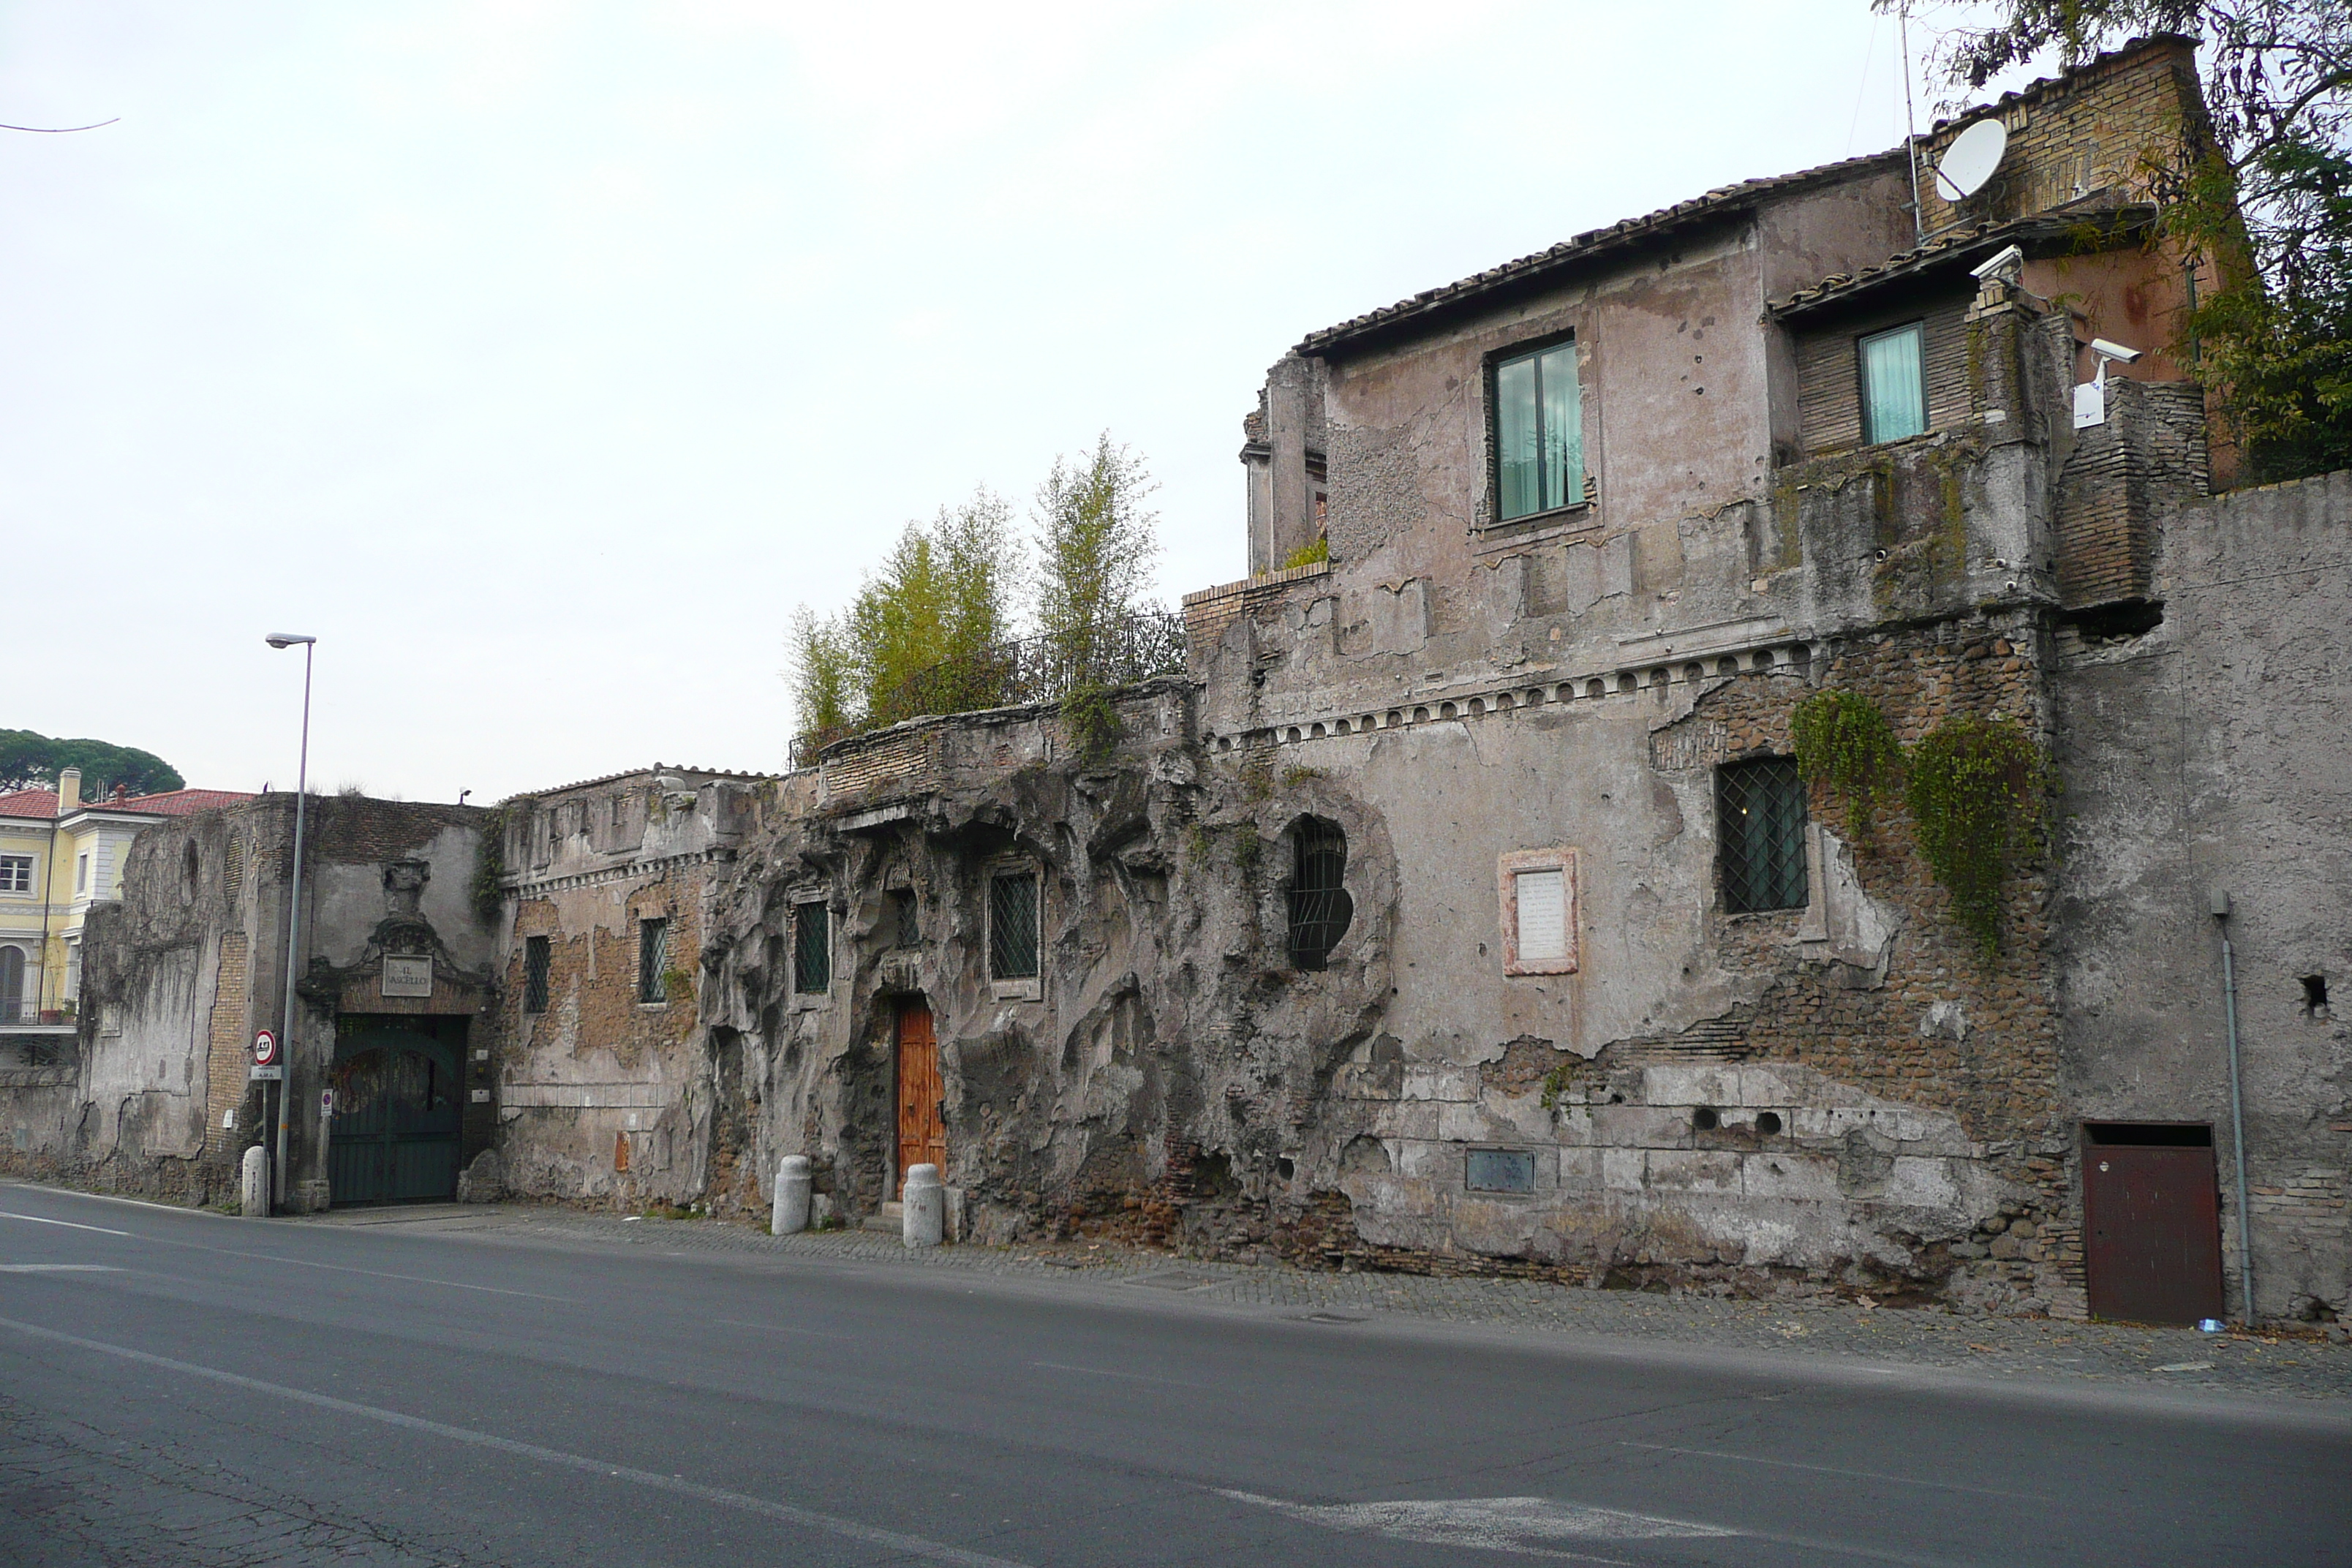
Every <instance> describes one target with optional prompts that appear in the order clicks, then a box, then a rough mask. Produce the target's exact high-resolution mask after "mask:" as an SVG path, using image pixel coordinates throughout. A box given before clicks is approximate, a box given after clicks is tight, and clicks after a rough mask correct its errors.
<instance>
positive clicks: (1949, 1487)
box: [1617, 1440, 2057, 1502]
mask: <svg viewBox="0 0 2352 1568" xmlns="http://www.w3.org/2000/svg"><path fill="white" fill-rule="evenodd" d="M1617 1446H1618V1447H1621V1448H1646V1449H1648V1450H1649V1451H1650V1452H1651V1453H1654V1454H1690V1455H1693V1456H1695V1457H1696V1458H1702V1459H1731V1460H1734V1461H1736V1462H1738V1463H1739V1464H1743V1465H1769V1466H1771V1467H1772V1468H1774V1469H1779V1470H1812V1471H1814V1472H1816V1473H1818V1474H1821V1475H1824V1476H1853V1477H1854V1478H1855V1479H1859V1480H1865V1481H1892V1482H1893V1483H1894V1484H1895V1485H1896V1486H1899V1487H1933V1488H1935V1489H1937V1491H1947V1492H1974V1493H1975V1494H1977V1495H1978V1496H1979V1497H2005V1498H2019V1499H2021V1500H2024V1501H2026V1502H2056V1501H2057V1499H2056V1498H2053V1497H2044V1496H2042V1494H2041V1493H2039V1492H2005V1491H2001V1490H2000V1489H1997V1488H1993V1487H1964V1486H1961V1485H1960V1484H1958V1482H1956V1481H1920V1480H1914V1479H1911V1478H1910V1477H1909V1476H1890V1475H1887V1474H1886V1473H1885V1472H1884V1471H1882V1470H1842V1469H1840V1468H1837V1467H1836V1466H1835V1465H1801V1464H1799V1463H1798V1462H1797V1461H1796V1460H1794V1459H1765V1458H1758V1457H1757V1456H1756V1455H1754V1454H1728V1453H1726V1452H1724V1451H1723V1450H1722V1449H1720V1448H1677V1447H1673V1446H1672V1445H1670V1444H1665V1443H1629V1442H1625V1441H1622V1440H1620V1441H1619V1443H1618V1445H1617Z"/></svg>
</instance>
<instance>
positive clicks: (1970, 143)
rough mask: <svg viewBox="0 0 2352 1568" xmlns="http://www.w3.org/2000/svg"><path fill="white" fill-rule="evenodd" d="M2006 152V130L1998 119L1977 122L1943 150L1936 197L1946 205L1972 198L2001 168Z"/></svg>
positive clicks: (1938, 162) (2007, 131)
mask: <svg viewBox="0 0 2352 1568" xmlns="http://www.w3.org/2000/svg"><path fill="white" fill-rule="evenodd" d="M2008 151H2009V129H2008V127H2006V126H2004V125H2002V124H2001V122H2000V121H1998V120H1979V121H1977V122H1976V123H1975V124H1974V125H1971V126H1969V128H1968V129H1967V130H1966V131H1963V132H1960V133H1959V134H1958V136H1955V137H1953V138H1952V144H1951V145H1950V146H1948V147H1947V148H1945V149H1944V155H1943V157H1942V158H1941V159H1939V160H1938V161H1937V164H1936V194H1937V195H1939V196H1941V197H1943V198H1944V199H1945V200H1946V201H1948V202H1957V201H1962V200H1965V199H1967V198H1968V197H1969V196H1972V195H1976V194H1977V192H1979V190H1981V189H1983V188H1984V183H1985V182H1986V181H1987V180H1990V179H1991V178H1992V172H1993V171H1994V170H1995V169H1998V168H2000V155H2001V154H2002V153H2006V152H2008Z"/></svg>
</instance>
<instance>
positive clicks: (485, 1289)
mask: <svg viewBox="0 0 2352 1568" xmlns="http://www.w3.org/2000/svg"><path fill="white" fill-rule="evenodd" d="M153 1239H155V1240H158V1241H163V1245H164V1246H166V1247H194V1249H195V1250H196V1251H198V1252H217V1253H219V1254H221V1255H222V1256H223V1257H225V1258H253V1259H255V1260H257V1261H258V1262H262V1263H290V1264H292V1265H293V1266H294V1267H295V1268H325V1269H330V1270H331V1271H332V1272H334V1273H337V1274H364V1275H366V1276H367V1277H368V1278H369V1279H404V1280H406V1281H407V1282H408V1283H409V1284H411V1285H446V1286H447V1287H448V1288H449V1289H452V1290H479V1291H481V1292H482V1293H483V1294H484V1295H486V1296H528V1297H530V1299H531V1300H534V1301H561V1302H562V1303H563V1304H564V1305H565V1306H572V1305H573V1304H574V1303H573V1302H572V1298H571V1297H569V1296H544V1295H541V1293H540V1292H538V1291H536V1290H509V1289H504V1288H502V1287H500V1286H497V1285H468V1284H467V1283H466V1282H465V1281H464V1280H462V1279H429V1278H427V1277H426V1276H425V1275H422V1274H386V1273H385V1272H384V1271H383V1269H381V1268H352V1266H351V1265H349V1264H347V1263H313V1262H311V1261H310V1259H309V1258H280V1257H279V1256H278V1254H276V1253H274V1252H239V1251H237V1250H236V1249H235V1248H233V1247H206V1246H205V1244H204V1243H202V1242H200V1241H168V1240H164V1239H163V1237H154V1238H153Z"/></svg>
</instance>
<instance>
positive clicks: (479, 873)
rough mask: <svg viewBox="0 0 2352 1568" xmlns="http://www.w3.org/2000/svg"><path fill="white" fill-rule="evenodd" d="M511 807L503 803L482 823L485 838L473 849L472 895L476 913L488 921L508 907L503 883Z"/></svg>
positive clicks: (495, 917) (470, 890)
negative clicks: (508, 819) (508, 815)
mask: <svg viewBox="0 0 2352 1568" xmlns="http://www.w3.org/2000/svg"><path fill="white" fill-rule="evenodd" d="M510 809H512V808H511V807H509V806H500V807H499V808H498V809H497V810H495V811H493V812H492V813H491V814H490V816H489V818H488V820H487V821H485V822H484V823H483V824H482V837H481V841H480V843H479V845H478V847H476V849H475V851H474V879H473V884H472V886H471V887H470V889H468V891H469V892H470V893H471V894H472V897H473V903H474V912H475V913H476V914H477V915H479V916H480V917H481V918H482V919H483V920H485V921H496V920H497V919H498V918H499V911H500V910H503V909H504V908H505V907H506V899H507V892H506V889H505V888H504V887H503V886H501V883H502V881H503V880H504V879H505V877H506V874H507V813H508V811H509V810H510Z"/></svg>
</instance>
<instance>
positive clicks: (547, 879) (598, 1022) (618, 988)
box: [467, 766, 757, 1203]
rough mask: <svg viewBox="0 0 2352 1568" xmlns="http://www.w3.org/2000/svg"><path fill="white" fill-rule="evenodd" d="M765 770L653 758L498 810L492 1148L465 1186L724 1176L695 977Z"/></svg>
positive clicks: (612, 1193) (613, 1185)
mask: <svg viewBox="0 0 2352 1568" xmlns="http://www.w3.org/2000/svg"><path fill="white" fill-rule="evenodd" d="M756 782H757V781H755V780H753V779H752V778H751V776H750V775H747V774H741V773H711V772H709V771H707V770H700V769H691V768H678V769H666V768H662V767H659V766H656V767H654V768H652V769H650V770H641V771H638V772H635V773H615V774H612V775H610V776H607V777H604V778H598V779H590V780H587V781H585V782H583V783H581V784H566V785H564V786H562V788H560V789H552V790H547V791H543V792H541V793H538V794H535V795H521V796H518V797H516V798H515V799H513V800H510V801H508V802H507V803H506V804H505V805H504V806H503V807H502V808H501V816H502V823H501V828H500V831H501V834H502V844H503V854H502V857H501V860H502V867H503V874H502V876H501V877H500V878H499V888H500V890H501V892H502V894H503V895H504V911H503V916H502V921H503V923H502V927H501V933H502V936H503V938H504V952H505V959H504V964H503V976H504V984H503V985H502V987H501V989H500V994H499V1007H498V1023H499V1055H498V1058H497V1059H498V1071H497V1089H496V1102H497V1106H498V1116H499V1123H500V1128H501V1133H500V1137H499V1147H498V1150H497V1152H496V1153H495V1155H493V1156H492V1158H491V1159H490V1160H489V1161H488V1162H487V1163H478V1165H477V1166H476V1167H474V1168H472V1169H470V1170H469V1172H468V1177H469V1179H468V1182H467V1195H468V1196H473V1197H488V1196H490V1195H492V1194H495V1193H497V1192H499V1191H502V1190H506V1189H507V1188H508V1187H509V1185H511V1188H512V1189H513V1190H515V1191H518V1192H525V1193H530V1194H540V1195H546V1196H561V1197H567V1198H604V1199H620V1200H647V1201H662V1202H670V1203H679V1202H685V1201H688V1200H690V1199H693V1198H695V1197H697V1196H698V1195H699V1194H701V1193H702V1191H703V1189H704V1187H705V1185H706V1184H708V1183H709V1181H711V1180H712V1179H713V1177H714V1172H713V1170H712V1162H713V1159H714V1157H715V1158H716V1159H717V1160H718V1161H719V1164H720V1166H721V1170H720V1171H719V1173H717V1174H718V1175H719V1179H722V1180H723V1179H724V1174H725V1172H724V1167H725V1166H726V1164H727V1163H728V1162H729V1161H730V1158H731V1154H730V1150H731V1149H732V1148H733V1147H734V1143H735V1142H740V1138H738V1139H736V1140H734V1141H733V1142H730V1138H729V1137H728V1136H725V1135H723V1134H724V1133H725V1132H726V1131H727V1130H719V1131H721V1132H722V1136H720V1137H719V1139H718V1140H717V1141H716V1142H715V1143H714V1139H713V1132H714V1129H713V1127H712V1124H711V1112H712V1105H713V1097H712V1093H711V1088H712V1086H711V1081H710V1075H709V1061H708V1058H707V1055H706V1051H705V1045H704V1035H703V1031H702V1029H701V1027H700V1024H701V1020H700V1016H699V1012H698V996H697V986H696V984H695V977H696V975H697V974H698V973H699V970H700V967H701V955H702V942H703V932H704V931H705V930H706V929H707V928H708V925H709V907H710V895H711V889H712V886H713V884H714V882H715V881H716V880H717V879H719V877H721V876H722V875H724V874H725V872H726V869H727V867H728V863H729V861H730V860H731V859H732V858H733V854H734V846H735V844H736V842H737V840H738V839H739V838H740V837H741V834H742V830H743V822H744V816H745V811H746V808H747V802H748V797H749V796H750V795H751V791H752V788H753V786H754V784H756Z"/></svg>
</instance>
